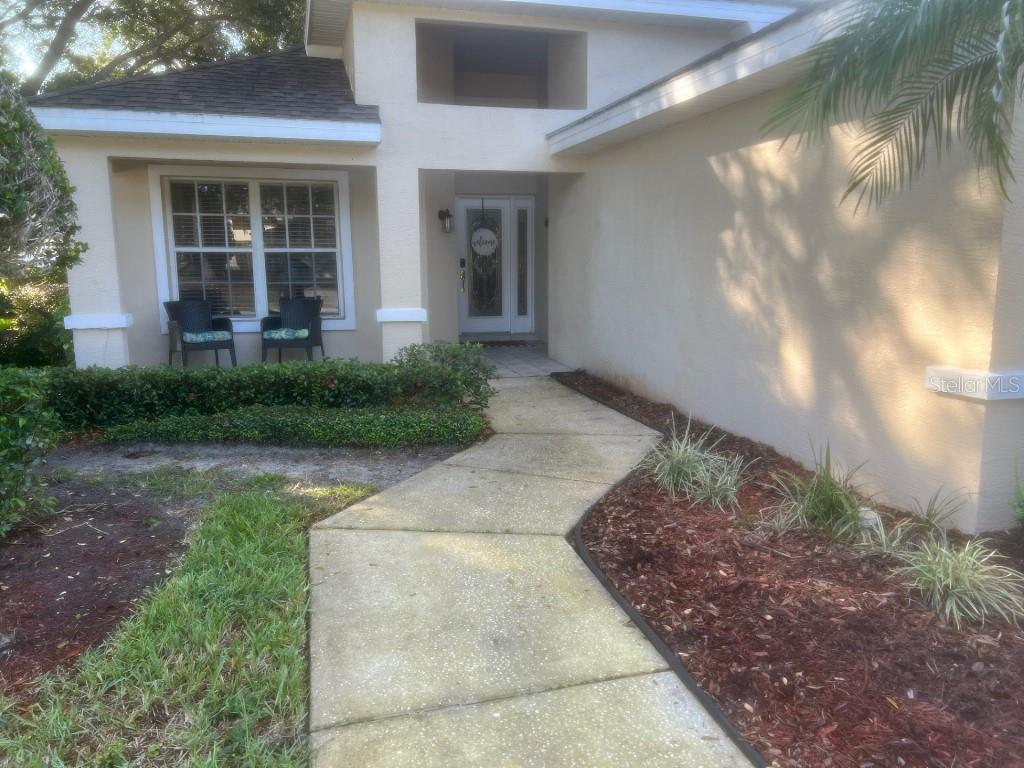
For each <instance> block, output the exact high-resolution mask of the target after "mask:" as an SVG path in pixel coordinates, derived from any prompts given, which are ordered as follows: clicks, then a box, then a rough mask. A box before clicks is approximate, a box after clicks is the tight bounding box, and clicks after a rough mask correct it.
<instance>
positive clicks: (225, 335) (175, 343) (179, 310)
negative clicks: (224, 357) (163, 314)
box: [164, 299, 238, 368]
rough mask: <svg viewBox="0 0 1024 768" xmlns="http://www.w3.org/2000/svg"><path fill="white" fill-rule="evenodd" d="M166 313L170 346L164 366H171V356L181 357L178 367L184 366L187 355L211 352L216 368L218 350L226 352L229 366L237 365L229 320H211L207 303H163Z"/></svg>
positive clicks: (210, 308)
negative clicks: (229, 362) (175, 354)
mask: <svg viewBox="0 0 1024 768" xmlns="http://www.w3.org/2000/svg"><path fill="white" fill-rule="evenodd" d="M164 309H166V310H167V317H168V323H167V331H168V335H169V336H170V347H169V349H168V350H167V364H168V365H173V364H174V353H175V352H177V353H178V354H179V355H180V356H181V367H182V368H187V367H188V354H189V352H207V351H212V352H213V359H214V362H215V363H216V364H217V367H220V354H219V352H220V350H222V349H226V350H227V351H228V352H229V353H230V355H231V365H232V366H237V365H238V361H237V359H236V358H235V333H234V330H233V329H232V326H231V320H229V319H228V318H226V317H214V316H213V308H212V306H211V304H210V302H208V301H201V300H198V299H185V300H182V301H165V302H164Z"/></svg>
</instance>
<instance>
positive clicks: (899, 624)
mask: <svg viewBox="0 0 1024 768" xmlns="http://www.w3.org/2000/svg"><path fill="white" fill-rule="evenodd" d="M556 378H558V379H559V380H560V381H562V382H563V383H566V384H567V385H569V386H572V387H574V388H576V389H578V390H579V391H581V392H583V393H585V394H588V395H590V396H591V397H594V398H595V399H598V400H600V401H602V402H605V403H606V404H608V405H611V406H612V407H615V408H617V409H618V410H620V411H622V412H624V413H626V414H627V415H629V416H632V417H633V418H636V419H638V420H639V421H642V422H644V423H646V424H648V425H649V426H652V427H655V428H658V429H664V428H665V427H666V425H668V424H671V419H672V415H673V411H672V409H671V407H670V406H666V405H662V404H657V403H651V402H650V401H647V400H645V399H643V398H639V397H636V396H634V395H631V394H630V393H628V392H624V391H622V390H620V389H618V388H616V387H614V386H613V385H610V384H609V383H608V382H603V381H600V380H598V379H595V378H593V377H590V376H587V375H586V374H582V373H574V374H565V375H558V376H556ZM676 418H677V420H678V419H679V418H680V416H679V415H678V414H677V415H676ZM683 418H685V417H683ZM720 447H723V448H725V449H727V450H730V451H735V452H739V453H741V454H743V455H744V456H746V457H747V458H756V459H757V463H756V464H754V465H753V471H754V473H755V476H754V477H753V478H752V480H751V481H750V482H748V483H747V485H746V486H745V487H744V489H743V490H742V492H741V497H740V510H739V513H738V515H737V516H733V515H728V514H724V513H722V512H720V511H718V510H715V509H713V508H710V507H704V506H694V505H691V504H690V502H689V501H688V500H686V499H685V498H676V499H672V498H670V497H669V496H668V495H667V494H666V493H664V492H663V491H662V490H661V489H660V488H659V487H658V486H657V485H656V484H655V483H653V482H652V481H650V480H649V479H648V478H646V477H645V476H644V474H643V473H635V474H634V475H633V476H631V477H630V478H628V479H627V480H626V481H625V482H624V483H622V484H621V485H620V486H619V487H617V488H616V489H615V490H613V491H612V492H611V493H610V494H609V495H608V496H606V497H605V498H604V499H603V500H602V501H601V502H599V503H598V505H597V506H596V507H595V509H594V510H593V512H592V513H591V515H590V516H589V518H588V519H587V521H586V523H585V526H584V530H583V540H584V543H585V544H586V546H587V548H588V549H589V551H590V552H591V553H592V555H593V557H594V559H595V560H596V561H597V563H598V564H599V565H600V567H601V568H602V570H604V572H605V573H606V574H607V575H608V577H609V578H610V579H611V581H612V582H613V583H614V584H615V586H616V588H617V589H619V591H621V592H622V593H623V594H624V595H625V596H626V597H627V598H628V599H629V600H630V601H631V602H632V604H633V605H634V606H635V607H636V608H637V610H638V611H640V613H641V614H642V615H643V616H644V617H645V618H646V619H647V620H648V622H649V623H650V624H651V626H652V627H653V628H654V629H655V630H656V631H657V632H658V633H659V634H660V635H661V636H662V637H663V638H664V639H665V641H666V642H667V643H668V644H669V646H670V647H671V648H672V649H673V650H674V651H675V652H676V653H677V654H678V655H679V657H680V659H681V660H682V662H683V663H684V665H685V666H686V667H687V669H688V670H689V671H690V672H691V673H692V674H693V675H694V677H696V678H697V680H698V681H699V682H700V684H701V685H702V686H703V687H704V688H705V690H707V691H708V693H709V694H710V695H711V696H712V697H713V698H714V699H715V700H716V701H717V702H718V703H719V705H720V706H721V707H722V709H723V711H724V712H725V713H726V715H727V716H728V717H729V718H730V719H731V720H732V722H733V723H735V724H736V726H737V727H738V728H739V730H740V732H741V733H742V734H743V735H744V737H745V738H746V739H747V740H748V741H749V742H750V743H751V744H753V745H754V747H755V748H756V749H757V750H758V751H759V752H760V753H761V754H762V755H763V756H764V757H765V758H766V760H767V761H769V762H770V763H774V764H776V765H779V766H787V767H788V766H815V767H817V766H821V767H824V766H842V767H843V768H846V767H850V768H853V767H856V768H866V767H869V766H915V767H916V766H920V767H921V768H924V767H925V766H928V768H932V767H936V766H975V767H981V766H986V767H989V766H991V768H1020V766H1024V635H1022V633H1021V632H1020V630H1018V629H1016V628H1014V627H1011V626H1008V625H1001V624H1000V625H995V624H994V625H989V626H987V627H985V628H982V629H978V628H965V629H963V630H956V629H953V628H952V627H949V626H946V625H944V624H942V623H941V622H940V621H939V620H938V619H937V618H936V617H935V615H934V614H933V613H932V612H930V611H928V610H925V609H923V608H922V607H920V606H919V605H917V604H916V603H914V602H913V601H912V600H911V599H910V598H909V597H908V596H907V594H906V592H905V590H904V589H903V588H902V586H901V585H900V584H899V583H898V582H896V581H895V580H894V579H892V578H891V577H890V576H888V575H887V573H886V568H885V564H884V563H883V562H882V561H880V560H879V559H877V558H872V557H862V556H860V555H859V554H858V553H855V552H853V551H851V550H850V549H848V548H846V547H842V546H834V545H832V544H831V543H830V542H829V541H828V540H826V539H825V538H823V537H821V536H819V535H817V534H812V533H808V532H802V531H791V532H787V533H781V534H775V535H771V536H768V537H765V535H763V534H761V533H758V532H755V531H753V530H750V529H749V528H748V527H745V526H744V525H743V522H742V521H743V520H744V518H745V517H749V516H750V515H752V514H755V513H757V512H758V511H759V510H760V509H762V508H763V507H764V506H767V505H768V504H771V503H773V502H774V501H775V498H774V497H773V492H772V491H771V490H769V489H766V488H765V487H764V484H766V483H767V482H768V481H769V480H770V478H771V475H772V472H775V471H778V470H780V469H787V470H792V469H794V468H795V464H794V462H792V461H791V460H789V459H787V458H785V457H782V456H779V455H778V454H777V453H775V452H774V451H772V450H771V449H770V448H768V447H766V446H763V445H760V444H757V443H754V442H752V441H749V440H745V439H743V438H739V437H735V436H731V435H726V436H725V439H724V440H723V442H722V443H721V444H720Z"/></svg>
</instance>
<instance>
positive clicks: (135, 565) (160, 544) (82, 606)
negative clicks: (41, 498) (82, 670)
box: [0, 482, 187, 693]
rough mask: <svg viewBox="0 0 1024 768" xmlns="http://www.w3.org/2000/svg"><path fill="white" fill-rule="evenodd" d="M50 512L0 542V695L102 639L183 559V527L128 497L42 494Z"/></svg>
mask: <svg viewBox="0 0 1024 768" xmlns="http://www.w3.org/2000/svg"><path fill="white" fill-rule="evenodd" d="M51 493H52V495H54V496H55V497H56V499H57V507H56V514H55V515H53V516H52V517H48V518H47V519H46V520H44V521H43V522H42V523H40V524H36V525H30V526H26V527H24V528H22V529H21V530H19V531H16V532H14V533H13V534H11V535H10V536H8V538H6V539H5V540H4V541H2V542H0V690H3V691H6V692H9V693H10V692H16V691H18V690H20V689H23V688H25V687H26V686H28V685H29V684H30V683H31V681H32V680H33V679H34V678H35V677H36V676H38V675H40V674H41V673H43V672H46V671H48V670H50V669H53V668H54V667H57V666H60V665H62V664H66V663H68V662H71V661H74V659H76V658H77V657H78V656H79V655H80V654H82V653H83V652H84V651H85V650H87V649H88V648H89V647H91V646H92V645H94V644H96V643H97V642H99V641H101V640H103V639H104V638H105V637H106V636H107V635H108V634H109V633H110V632H111V631H112V630H113V629H114V627H115V626H116V625H117V623H118V621H119V620H120V619H121V618H122V617H123V616H124V615H125V614H127V613H128V612H130V611H131V610H132V608H133V605H134V603H135V601H136V600H137V599H138V598H139V596H140V595H142V593H143V591H144V590H145V589H146V588H147V587H149V586H151V585H153V584H155V583H157V582H158V581H160V580H161V579H163V578H164V577H165V575H166V573H167V572H168V571H167V569H169V568H170V567H172V565H173V564H174V562H175V561H176V560H177V558H178V557H179V556H180V555H181V553H182V552H183V551H184V538H185V534H186V531H187V521H186V520H185V519H184V518H183V517H182V516H181V515H180V514H172V513H169V512H168V511H166V510H165V509H164V506H162V505H157V504H156V503H154V502H153V501H151V500H148V499H145V498H143V497H141V496H140V495H136V494H133V493H131V492H128V491H117V490H105V489H101V488H96V487H92V486H88V485H84V484H80V483H76V482H68V483H63V484H61V485H58V486H56V487H54V488H52V489H51Z"/></svg>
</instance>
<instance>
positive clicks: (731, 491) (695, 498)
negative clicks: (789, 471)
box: [646, 422, 748, 511]
mask: <svg viewBox="0 0 1024 768" xmlns="http://www.w3.org/2000/svg"><path fill="white" fill-rule="evenodd" d="M690 426H691V425H690V422H687V423H686V430H685V431H684V432H683V434H681V435H680V434H679V433H678V432H676V430H675V427H674V426H673V429H672V435H671V436H670V437H669V439H668V440H667V441H666V442H665V443H663V444H662V445H660V446H659V447H658V448H656V449H655V450H654V452H653V453H652V454H651V455H650V456H649V457H648V459H647V461H646V466H647V468H648V469H649V470H650V472H651V474H652V475H653V476H654V479H655V481H656V482H657V483H658V484H659V485H660V486H661V487H662V488H664V489H665V490H666V491H668V493H669V494H670V495H671V496H673V497H674V496H676V495H677V494H680V493H682V494H684V495H685V496H687V497H688V498H689V499H690V501H692V502H693V503H694V504H703V503H710V504H712V505H714V506H715V507H717V508H719V509H721V510H723V511H724V510H725V509H726V508H727V507H733V506H735V505H736V496H737V494H738V493H739V489H740V487H741V486H742V485H743V481H744V474H745V472H746V469H747V466H748V464H747V462H746V461H744V460H743V458H742V457H740V456H727V455H726V454H724V453H721V452H719V451H717V450H716V448H717V446H718V441H712V439H711V434H710V432H705V433H704V434H702V435H694V434H693V433H692V432H691V430H690Z"/></svg>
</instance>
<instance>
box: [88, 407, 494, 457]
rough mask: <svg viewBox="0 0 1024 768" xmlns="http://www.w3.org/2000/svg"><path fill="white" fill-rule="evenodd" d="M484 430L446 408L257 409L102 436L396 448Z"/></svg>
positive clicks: (147, 424) (148, 423) (133, 426)
mask: <svg viewBox="0 0 1024 768" xmlns="http://www.w3.org/2000/svg"><path fill="white" fill-rule="evenodd" d="M486 426H487V422H486V420H485V419H484V417H483V416H481V415H480V414H479V413H478V412H477V411H475V410H471V409H469V408H466V407H460V406H450V405H449V406H438V407H434V408H418V407H404V408H371V409H346V408H307V407H303V406H282V407H268V406H262V405H255V406H250V407H248V408H240V409H236V410H233V411H224V412H222V413H216V414H200V413H192V414H184V415H180V416H165V417H163V418H160V419H155V420H152V419H142V420H139V421H134V422H131V423H129V424H121V425H117V426H113V427H110V428H109V429H107V430H106V432H105V433H104V438H105V439H107V440H110V441H112V442H134V441H153V442H159V443H260V444H266V445H294V446H310V445H315V446H324V447H335V446H343V445H344V446H351V447H356V448H399V447H405V446H415V445H437V444H443V443H454V444H464V443H469V442H472V441H473V440H475V439H477V438H478V437H479V436H480V435H481V433H482V432H483V431H484V429H485V428H486Z"/></svg>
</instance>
